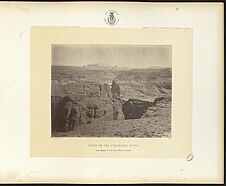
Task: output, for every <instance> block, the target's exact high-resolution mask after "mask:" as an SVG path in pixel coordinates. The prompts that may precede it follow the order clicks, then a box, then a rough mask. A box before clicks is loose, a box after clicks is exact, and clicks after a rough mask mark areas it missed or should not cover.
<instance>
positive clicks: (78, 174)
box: [0, 3, 224, 183]
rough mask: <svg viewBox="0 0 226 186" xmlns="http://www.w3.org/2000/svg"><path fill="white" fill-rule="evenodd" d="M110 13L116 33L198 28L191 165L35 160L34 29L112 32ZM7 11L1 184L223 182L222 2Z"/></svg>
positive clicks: (1, 44)
mask: <svg viewBox="0 0 226 186" xmlns="http://www.w3.org/2000/svg"><path fill="white" fill-rule="evenodd" d="M108 9H115V10H117V12H119V15H120V21H119V23H118V24H117V25H116V26H115V28H118V27H137V28H142V27H173V28H192V29H193V107H192V113H193V114H192V115H193V118H192V152H193V154H194V159H193V160H192V161H190V162H188V161H186V159H185V158H54V157H51V158H44V157H43V158H38V157H35V158H31V157H30V109H29V108H30V95H29V91H30V86H29V84H30V27H31V26H82V27H110V26H108V25H106V24H105V22H104V20H103V15H104V13H105V12H106V11H107V10H108ZM0 12H1V16H0V23H1V31H0V33H1V37H0V49H1V55H0V61H1V63H0V66H1V67H0V84H1V91H0V95H1V97H2V98H3V99H2V100H1V104H0V110H1V112H0V129H1V130H0V182H58V183H65V182H66V183H80V182H83V183H88V182H89V183H98V182H102V183H103V182H105V183H106V182H111V183H113V182H117V183H119V182H124V183H125V182H127V183H128V182H130V183H131V182H136V183H138V182H139V183H140V182H143V183H144V182H152V183H155V182H157V183H159V182H163V183H164V182H174V183H175V182H176V183H181V182H183V183H184V182H186V183H187V182H188V183H222V182H223V173H224V167H223V150H224V148H223V128H224V126H223V101H222V100H223V4H221V3H195V4H193V3H186V4H182V3H170V4H169V3H161V4H160V3H140V4H138V3H121V4H117V3H116V4H114V3H107V4H104V3H99V4H98V3H97V4H95V3H92V4H90V3H88V4H87V3H45V4H43V3H33V4H31V3H28V4H21V3H17V4H15V3H10V4H9V3H1V4H0ZM87 12H89V13H87ZM5 98H7V99H5Z"/></svg>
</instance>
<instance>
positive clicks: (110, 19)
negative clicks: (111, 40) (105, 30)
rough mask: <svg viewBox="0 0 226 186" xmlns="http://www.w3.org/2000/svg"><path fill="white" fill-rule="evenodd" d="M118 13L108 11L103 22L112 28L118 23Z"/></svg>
mask: <svg viewBox="0 0 226 186" xmlns="http://www.w3.org/2000/svg"><path fill="white" fill-rule="evenodd" d="M118 15H119V14H118V12H116V11H115V10H108V11H107V12H106V13H105V17H104V21H105V22H106V23H107V24H108V25H110V26H114V25H116V24H117V23H118V21H119V18H118Z"/></svg>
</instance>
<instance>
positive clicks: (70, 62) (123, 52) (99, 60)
mask: <svg viewBox="0 0 226 186" xmlns="http://www.w3.org/2000/svg"><path fill="white" fill-rule="evenodd" d="M87 64H102V65H107V66H108V65H110V66H115V65H117V66H119V67H130V68H149V67H152V66H154V67H171V66H172V48H171V46H169V45H161V46H154V45H146V46H145V45H130V46H129V45H52V65H63V66H84V65H87Z"/></svg>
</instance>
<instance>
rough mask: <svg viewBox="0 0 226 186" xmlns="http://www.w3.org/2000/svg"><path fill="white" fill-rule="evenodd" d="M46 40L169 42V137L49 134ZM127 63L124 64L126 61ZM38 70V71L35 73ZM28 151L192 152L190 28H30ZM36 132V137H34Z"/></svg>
mask: <svg viewBox="0 0 226 186" xmlns="http://www.w3.org/2000/svg"><path fill="white" fill-rule="evenodd" d="M51 44H116V45H117V44H120V45H123V44H124V45H131V46H132V45H171V46H172V90H173V91H172V92H173V93H172V138H169V139H167V138H166V139H158V138H155V139H152V138H145V139H144V138H143V139H142V138H81V137H77V138H75V137H72V138H68V137H67V138H52V137H51V113H50V110H51V108H50V103H51ZM127 66H130V64H129V63H128V64H127ZM40 72H41V73H40ZM30 73H31V74H30V77H31V79H30V88H31V90H30V103H31V108H30V113H31V115H30V117H31V118H30V121H31V133H30V137H31V146H30V149H31V156H32V157H33V156H47V157H48V156H55V157H64V156H66V157H127V158H128V157H137V158H139V157H174V158H175V157H187V156H188V155H189V154H191V153H192V148H191V143H192V140H191V125H192V30H191V29H147V28H146V29H145V28H143V29H134V28H130V29H129V28H121V29H119V28H118V29H116V28H113V29H106V28H105V29H104V28H72V27H71V28H66V27H65V28H63V27H61V28H60V27H58V28H37V27H33V28H31V70H30ZM40 136H41V137H40ZM89 144H127V145H129V144H138V147H132V148H111V149H122V150H123V149H130V150H131V151H129V152H128V151H119V152H116V151H113V152H99V151H96V149H109V148H104V147H102V148H94V147H88V145H89Z"/></svg>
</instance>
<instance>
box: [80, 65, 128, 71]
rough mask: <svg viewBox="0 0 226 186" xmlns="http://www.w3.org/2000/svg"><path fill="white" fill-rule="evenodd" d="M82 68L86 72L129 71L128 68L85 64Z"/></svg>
mask: <svg viewBox="0 0 226 186" xmlns="http://www.w3.org/2000/svg"><path fill="white" fill-rule="evenodd" d="M83 67H84V68H85V69H88V70H130V68H129V67H119V66H117V65H114V66H110V65H105V64H87V65H84V66H83Z"/></svg>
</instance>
